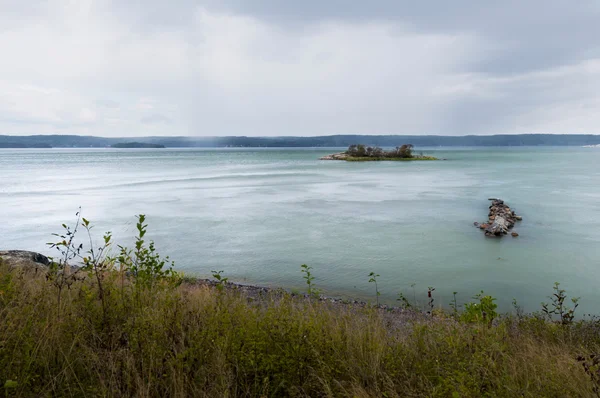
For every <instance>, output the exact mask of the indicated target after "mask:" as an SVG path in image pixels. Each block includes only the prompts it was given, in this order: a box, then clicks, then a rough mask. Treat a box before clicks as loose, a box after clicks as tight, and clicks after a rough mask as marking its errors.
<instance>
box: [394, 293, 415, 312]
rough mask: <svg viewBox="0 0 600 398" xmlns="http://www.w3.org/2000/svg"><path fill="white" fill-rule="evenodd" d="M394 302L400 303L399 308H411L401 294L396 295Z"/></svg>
mask: <svg viewBox="0 0 600 398" xmlns="http://www.w3.org/2000/svg"><path fill="white" fill-rule="evenodd" d="M396 301H399V302H400V308H403V309H405V310H407V309H410V308H412V304H411V303H410V301H409V300H408V299H407V298H406V296H404V294H403V293H402V292H399V293H398V298H397V299H396Z"/></svg>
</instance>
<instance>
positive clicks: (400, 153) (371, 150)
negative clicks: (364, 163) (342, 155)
mask: <svg viewBox="0 0 600 398" xmlns="http://www.w3.org/2000/svg"><path fill="white" fill-rule="evenodd" d="M412 149H413V145H412V144H404V145H402V146H399V147H398V146H397V147H396V148H395V149H392V150H391V151H384V150H383V149H381V148H380V147H378V146H372V147H371V146H365V145H362V144H357V145H350V146H349V147H348V150H347V151H346V154H347V155H348V156H351V157H356V158H364V157H367V158H401V159H409V158H412V157H413V154H412Z"/></svg>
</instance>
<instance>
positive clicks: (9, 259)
mask: <svg viewBox="0 0 600 398" xmlns="http://www.w3.org/2000/svg"><path fill="white" fill-rule="evenodd" d="M0 260H1V262H2V264H3V265H7V266H9V268H11V269H14V268H22V269H29V270H32V271H35V272H39V271H40V270H44V269H47V267H48V266H49V265H50V263H51V261H50V259H49V258H48V257H46V256H44V255H43V254H40V253H36V252H31V251H26V250H0ZM71 270H72V271H73V272H77V271H78V270H80V268H79V267H77V266H71ZM184 284H186V285H187V286H207V287H210V288H216V287H217V286H218V285H220V282H219V281H216V280H213V279H206V278H195V277H186V278H184ZM222 286H223V287H225V289H227V290H230V291H237V292H239V293H241V294H243V295H244V296H245V297H246V298H247V299H248V300H249V301H253V302H261V301H265V300H267V299H269V298H274V297H275V298H276V297H282V296H283V295H284V294H285V293H289V294H290V295H291V296H292V297H293V298H297V299H305V300H310V299H314V300H318V301H320V302H326V303H329V304H333V305H340V306H351V307H356V308H365V307H374V305H373V304H370V303H368V302H366V301H362V300H356V299H348V298H340V297H331V296H324V295H319V296H318V297H311V296H310V295H308V294H304V293H293V292H291V293H290V292H289V291H287V290H285V289H283V288H273V287H265V286H258V285H249V284H242V283H235V282H227V283H224V284H222ZM265 302H266V301H265ZM377 308H379V309H380V310H382V311H384V312H385V313H387V314H393V315H396V316H398V315H402V317H403V318H405V317H406V318H415V317H422V316H425V315H426V314H427V313H426V312H422V311H418V310H409V309H404V308H400V307H396V306H389V305H386V304H380V305H379V306H378V307H377Z"/></svg>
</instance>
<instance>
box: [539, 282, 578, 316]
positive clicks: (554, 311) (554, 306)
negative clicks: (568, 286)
mask: <svg viewBox="0 0 600 398" xmlns="http://www.w3.org/2000/svg"><path fill="white" fill-rule="evenodd" d="M553 289H554V293H553V294H552V296H549V297H548V298H549V299H550V303H542V312H543V313H544V314H546V316H547V317H548V319H550V320H552V318H553V316H554V315H558V317H559V320H560V323H561V324H563V325H571V324H572V323H573V320H574V319H575V310H576V309H577V307H578V306H579V297H572V298H571V302H572V303H573V307H572V308H570V307H568V306H567V305H565V301H566V299H567V295H566V292H565V290H564V289H561V288H560V283H558V282H555V283H554V287H553Z"/></svg>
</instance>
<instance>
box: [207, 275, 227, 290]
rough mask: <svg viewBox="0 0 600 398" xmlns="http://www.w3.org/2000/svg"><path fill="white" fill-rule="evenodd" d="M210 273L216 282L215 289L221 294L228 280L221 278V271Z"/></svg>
mask: <svg viewBox="0 0 600 398" xmlns="http://www.w3.org/2000/svg"><path fill="white" fill-rule="evenodd" d="M210 272H211V273H212V276H213V278H215V279H216V280H217V289H218V290H219V291H220V292H222V291H223V289H224V288H225V286H227V281H228V280H229V278H227V277H225V276H223V270H221V271H210Z"/></svg>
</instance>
